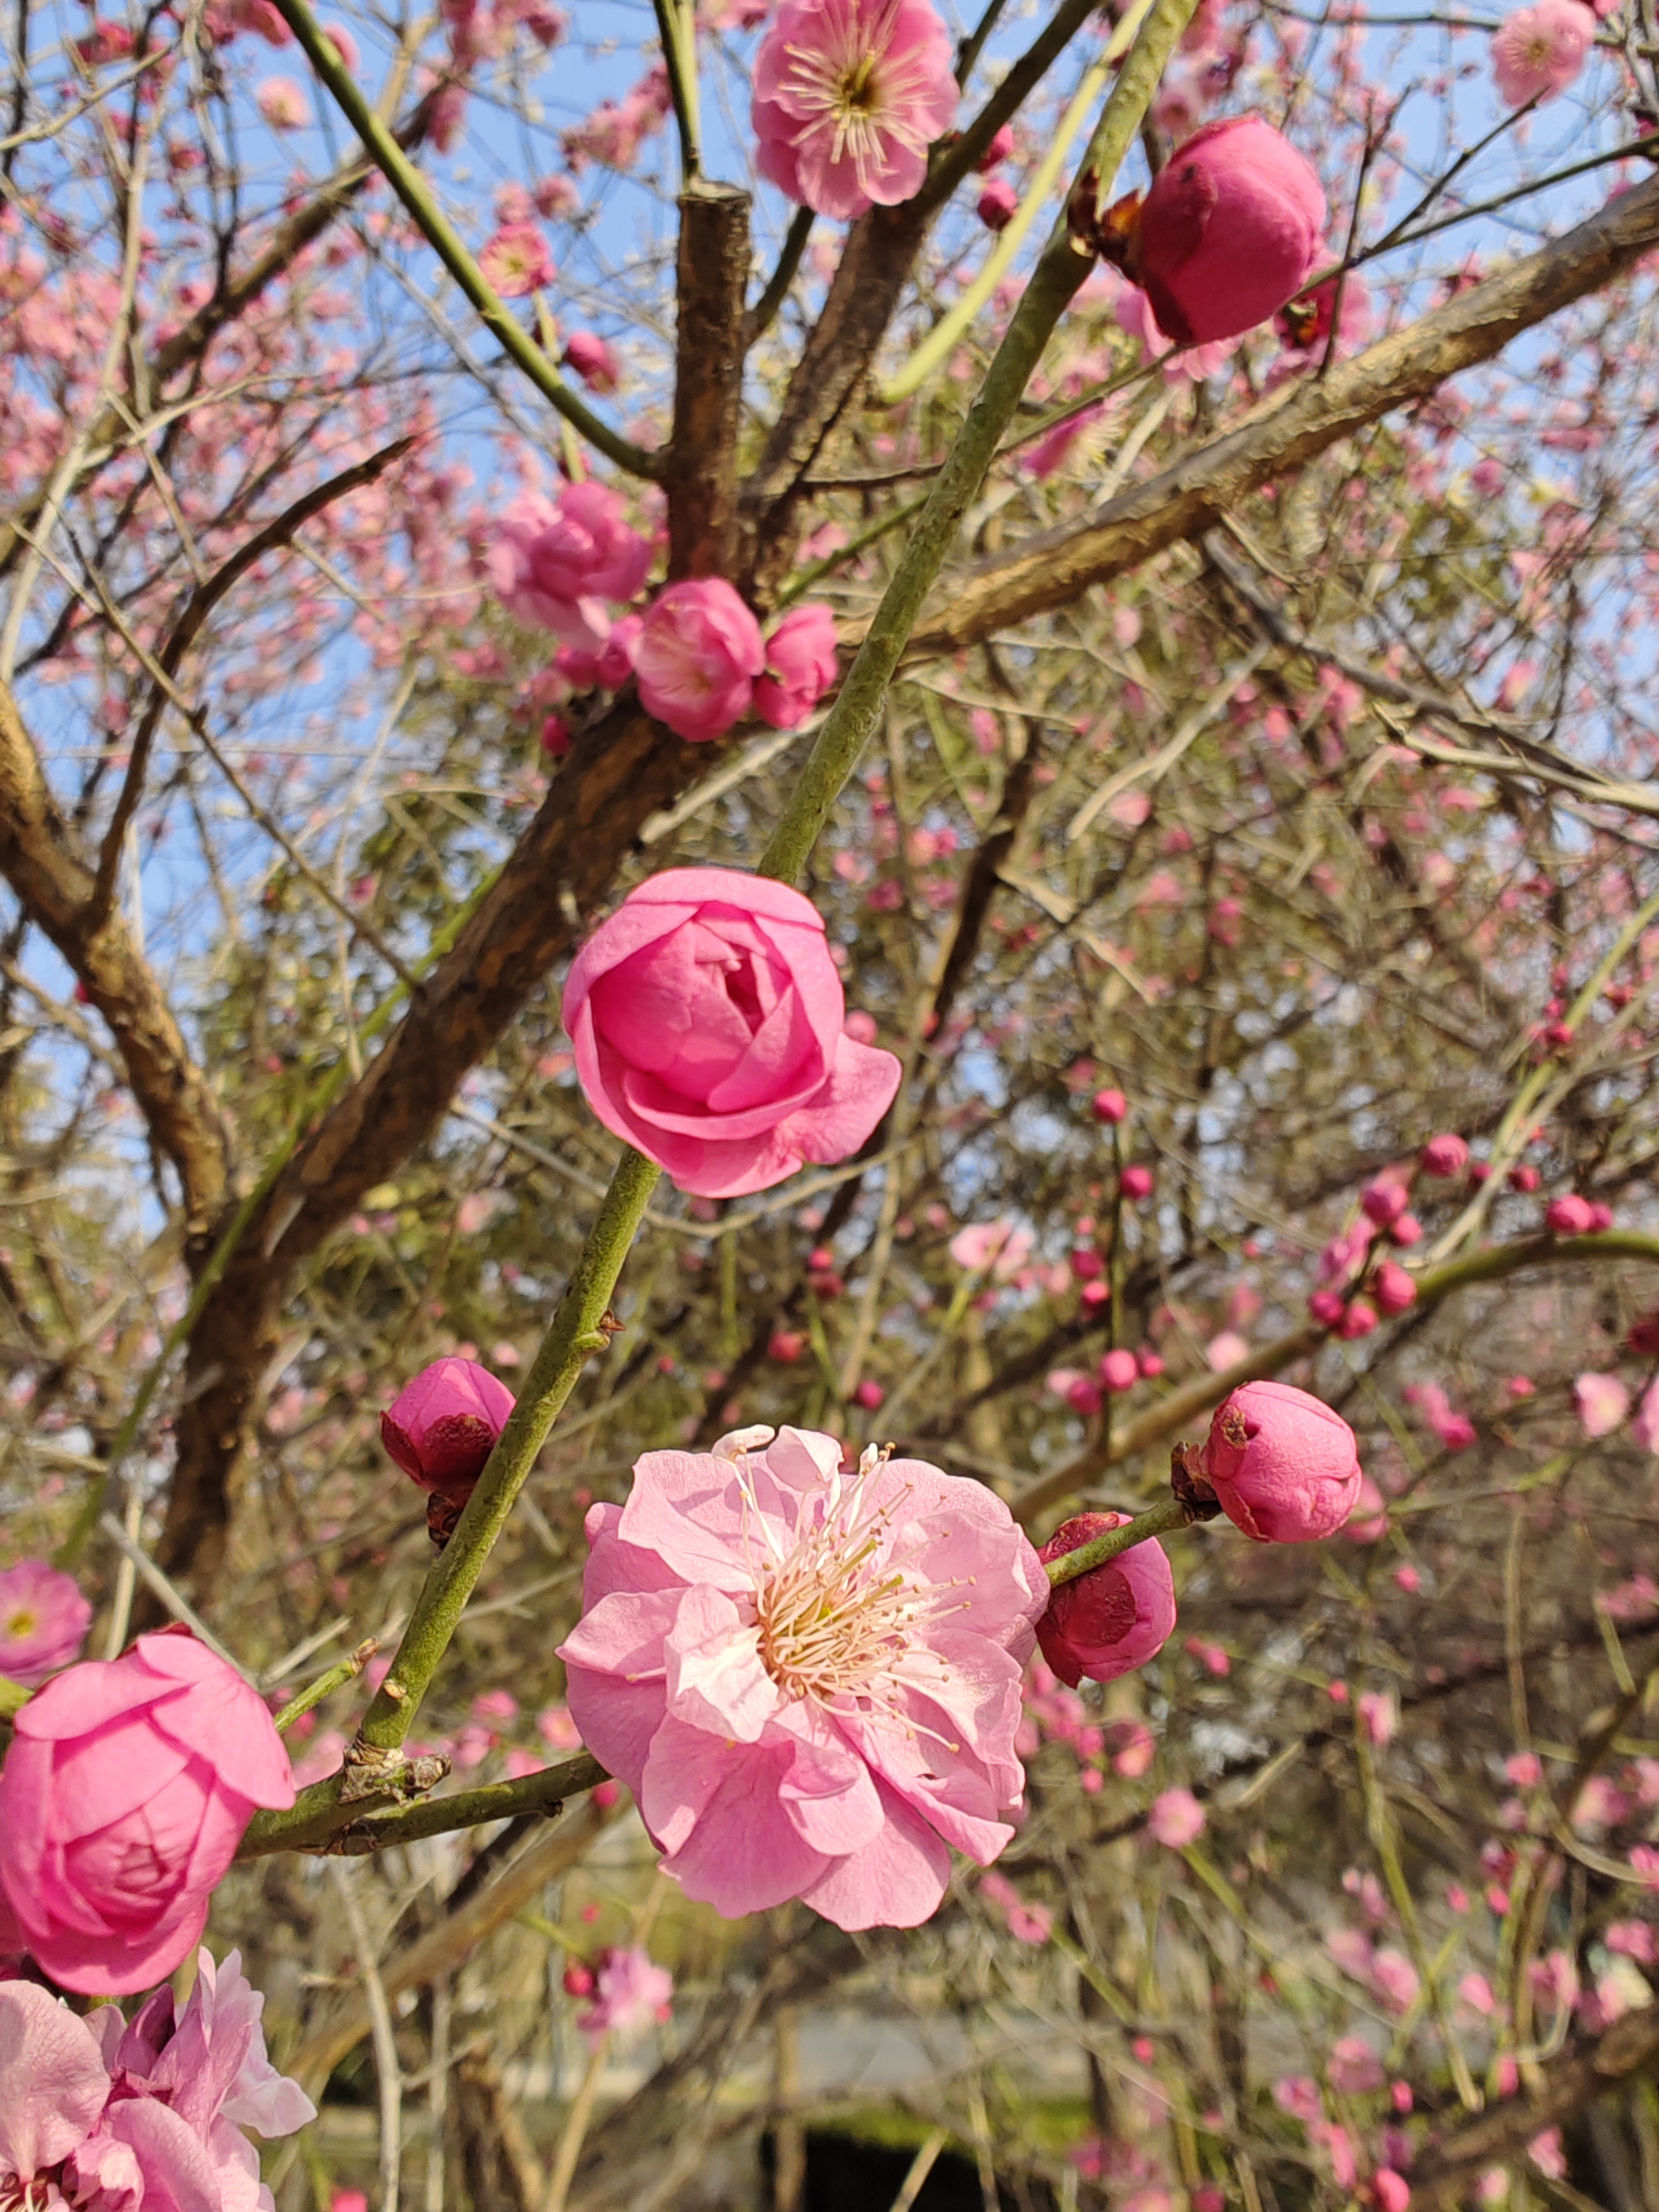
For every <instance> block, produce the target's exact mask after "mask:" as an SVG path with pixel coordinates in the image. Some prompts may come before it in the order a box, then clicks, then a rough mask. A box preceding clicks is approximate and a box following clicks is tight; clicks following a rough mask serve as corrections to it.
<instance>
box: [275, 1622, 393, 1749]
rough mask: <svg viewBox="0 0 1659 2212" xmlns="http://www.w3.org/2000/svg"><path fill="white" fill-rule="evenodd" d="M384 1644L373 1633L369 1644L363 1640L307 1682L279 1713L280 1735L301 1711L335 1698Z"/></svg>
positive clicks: (277, 1731)
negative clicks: (322, 1672)
mask: <svg viewBox="0 0 1659 2212" xmlns="http://www.w3.org/2000/svg"><path fill="white" fill-rule="evenodd" d="M378 1650H380V1645H379V1644H377V1643H376V1642H375V1641H374V1638H373V1637H372V1636H371V1637H370V1638H369V1639H368V1643H367V1644H359V1645H358V1646H357V1649H356V1650H355V1651H352V1652H349V1653H348V1654H347V1656H345V1657H344V1658H343V1659H342V1660H341V1661H340V1662H338V1664H337V1666H333V1667H331V1668H329V1670H328V1672H327V1673H326V1674H319V1676H318V1677H317V1679H316V1680H315V1681H314V1682H307V1685H306V1686H305V1688H304V1689H303V1690H301V1692H300V1693H299V1695H298V1696H297V1697H295V1698H292V1699H289V1703H288V1704H287V1705H284V1706H283V1710H282V1711H281V1712H280V1713H278V1714H277V1716H276V1721H275V1723H274V1726H275V1728H276V1733H277V1735H286V1734H287V1733H288V1731H289V1729H291V1728H292V1727H293V1725H294V1723H295V1721H297V1720H298V1719H299V1718H300V1717H301V1714H303V1713H308V1712H309V1711H311V1709H312V1707H313V1705H321V1704H322V1702H323V1699H325V1698H331V1697H332V1696H333V1694H334V1692H335V1691H336V1690H338V1689H343V1687H344V1686H345V1685H346V1684H347V1683H348V1682H349V1681H350V1680H352V1679H353V1678H354V1676H356V1675H358V1674H362V1671H363V1668H365V1667H366V1666H367V1665H368V1662H369V1661H370V1660H371V1659H372V1658H373V1657H374V1654H375V1653H376V1652H377V1651H378Z"/></svg>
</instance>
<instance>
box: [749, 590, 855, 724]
mask: <svg viewBox="0 0 1659 2212" xmlns="http://www.w3.org/2000/svg"><path fill="white" fill-rule="evenodd" d="M835 680H836V618H835V616H834V615H833V614H832V613H831V612H830V611H829V608H828V607H827V606H825V605H823V602H822V601H821V600H817V599H811V600H809V601H808V602H807V603H806V605H805V606H799V607H792V608H791V609H790V611H789V612H788V613H787V615H785V617H783V619H782V621H781V622H780V623H778V624H777V625H776V627H775V629H773V631H772V632H771V634H770V635H769V637H768V638H767V640H766V672H765V674H764V675H763V677H762V678H760V681H759V682H758V683H757V684H756V686H755V712H756V713H757V714H758V715H759V716H760V718H761V720H762V721H763V722H769V723H770V724H771V726H772V727H773V728H774V729H775V730H798V729H799V727H800V726H801V724H802V723H803V722H804V721H805V720H806V718H807V716H808V715H809V714H811V711H812V709H813V708H814V707H816V706H817V703H818V701H819V700H820V699H821V698H823V695H824V693H825V692H826V691H828V690H829V688H830V686H831V685H832V684H834V683H835Z"/></svg>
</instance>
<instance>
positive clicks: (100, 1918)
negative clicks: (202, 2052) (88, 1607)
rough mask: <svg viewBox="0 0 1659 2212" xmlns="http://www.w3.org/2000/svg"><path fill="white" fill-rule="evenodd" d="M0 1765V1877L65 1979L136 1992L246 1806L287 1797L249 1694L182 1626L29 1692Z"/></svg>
mask: <svg viewBox="0 0 1659 2212" xmlns="http://www.w3.org/2000/svg"><path fill="white" fill-rule="evenodd" d="M12 1725H13V1729H14V1730H15V1733H14V1735H13V1738H12V1743H11V1748H10V1750H9V1752H8V1753H6V1759H5V1765H4V1766H3V1767H0V1832H3V1834H4V1836H5V1838H6V1849H5V1853H4V1856H3V1857H0V1890H3V1893H4V1899H5V1902H6V1903H7V1904H8V1905H9V1906H10V1908H11V1912H12V1915H13V1917H15V1922H16V1926H17V1930H18V1934H19V1936H20V1938H21V1944H22V1946H23V1948H26V1949H27V1951H29V1952H30V1953H31V1954H33V1957H34V1958H35V1960H37V1961H38V1962H39V1964H40V1966H42V1967H43V1968H44V1970H45V1971H46V1972H47V1973H48V1974H50V1975H51V1977H52V1979H53V1981H55V1982H57V1983H58V1984H61V1986H62V1987H63V1988H64V1989H68V1990H100V1991H113V1992H115V1993H116V1994H118V1995H120V1994H125V1992H127V1991H130V1990H142V1989H146V1988H148V1987H149V1984H151V1983H152V1982H155V1981H156V1980H158V1979H159V1978H161V1976H162V1975H163V1974H168V1973H171V1972H172V1971H173V1968H174V1967H175V1966H177V1965H178V1964H179V1960H181V1959H183V1958H184V1957H185V1956H186V1955H187V1954H188V1953H189V1952H190V1950H191V1948H192V1946H193V1945H194V1944H195V1943H196V1942H197V1939H198V1937H199V1936H200V1935H201V1932H202V1928H203V1925H204V1923H205V1921H206V1919H207V1909H208V1899H209V1897H210V1893H212V1891H213V1889H214V1887H216V1884H217V1883H218V1881H220V1879H221V1877H222V1875H223V1874H224V1872H225V1869H227V1867H228V1865H229V1864H230V1862H231V1859H232V1857H233V1856H234V1852H235V1850H236V1846H237V1844H239V1843H240V1841H241V1838H242V1831H243V1829H244V1828H246V1826H247V1824H248V1821H249V1820H250V1819H251V1818H252V1814H253V1812H254V1809H255V1808H256V1807H258V1806H266V1807H270V1808H284V1807H287V1806H289V1805H291V1804H292V1803H293V1802H294V1783H293V1778H292V1776H291V1774H290V1771H289V1761H288V1754H287V1753H286V1752H285V1751H284V1750H283V1740H282V1738H281V1737H280V1736H279V1735H277V1733H276V1729H274V1728H273V1727H272V1726H271V1721H270V1713H269V1712H268V1711H267V1710H266V1708H265V1705H264V1700H263V1699H261V1698H260V1697H259V1695H258V1692H256V1691H255V1690H253V1689H252V1687H251V1686H250V1685H249V1684H248V1683H246V1682H245V1681H244V1680H242V1677H241V1676H240V1674H237V1673H236V1672H235V1671H234V1668H230V1667H228V1666H227V1665H226V1663H225V1662H224V1661H223V1660H222V1659H221V1658H219V1657H218V1656H216V1654H215V1653H213V1652H212V1651H210V1650H209V1649H208V1648H207V1646H206V1644H201V1643H198V1642H197V1639H196V1638H194V1637H193V1636H191V1635H190V1634H189V1633H188V1632H187V1631H185V1630H183V1629H178V1628H168V1629H162V1630H161V1631H160V1632H158V1633H156V1634H155V1635H150V1636H141V1637H140V1638H138V1640H137V1643H136V1644H134V1645H133V1646H132V1648H131V1650H127V1651H124V1652H123V1653H122V1655H121V1656H120V1657H119V1658H118V1659H103V1660H88V1661H85V1662H82V1664H81V1665H79V1666H76V1667H71V1668H68V1669H67V1671H66V1672H64V1674H58V1675H56V1676H54V1678H53V1679H52V1680H51V1681H50V1682H48V1683H47V1684H46V1687H45V1689H43V1690H40V1691H37V1692H36V1693H35V1695H34V1696H33V1698H31V1699H30V1700H29V1702H28V1704H27V1705H25V1706H24V1707H23V1709H22V1711H21V1712H20V1713H19V1714H18V1715H17V1717H16V1718H15V1721H14V1723H13V1724H12Z"/></svg>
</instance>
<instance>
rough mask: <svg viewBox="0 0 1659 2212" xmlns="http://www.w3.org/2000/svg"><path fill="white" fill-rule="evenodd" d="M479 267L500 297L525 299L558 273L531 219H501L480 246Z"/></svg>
mask: <svg viewBox="0 0 1659 2212" xmlns="http://www.w3.org/2000/svg"><path fill="white" fill-rule="evenodd" d="M478 267H479V269H480V270H482V271H483V276H484V277H485V280H486V281H487V282H488V283H490V284H491V285H493V286H494V288H495V290H496V291H497V292H498V293H499V294H500V295H501V298H502V299H503V300H527V299H528V298H529V296H530V295H531V294H532V292H540V291H544V290H545V289H546V288H547V287H548V285H550V283H552V282H553V280H554V278H555V277H556V276H557V275H558V273H559V272H558V270H556V268H555V267H554V265H553V257H552V255H551V254H550V252H548V250H547V240H545V239H544V237H543V236H542V234H541V233H540V231H539V230H538V229H537V228H536V226H535V224H534V223H533V222H504V223H503V224H502V225H501V228H500V229H499V230H497V231H496V232H495V233H494V234H493V235H492V236H491V237H489V238H488V239H486V240H485V241H484V244H483V246H482V247H481V248H480V250H479V253H478Z"/></svg>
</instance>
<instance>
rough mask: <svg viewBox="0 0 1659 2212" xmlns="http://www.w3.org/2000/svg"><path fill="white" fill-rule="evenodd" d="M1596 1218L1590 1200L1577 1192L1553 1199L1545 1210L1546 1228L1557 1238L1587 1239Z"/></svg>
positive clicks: (1569, 1192) (1570, 1192)
mask: <svg viewBox="0 0 1659 2212" xmlns="http://www.w3.org/2000/svg"><path fill="white" fill-rule="evenodd" d="M1594 1221H1595V1212H1594V1209H1593V1208H1592V1206H1591V1205H1590V1202H1589V1199H1587V1198H1580V1197H1579V1195H1578V1194H1577V1191H1568V1192H1567V1193H1566V1194H1565V1196H1563V1197H1561V1198H1553V1199H1552V1200H1550V1202H1549V1204H1548V1205H1547V1206H1546V1207H1545V1208H1544V1226H1545V1227H1546V1228H1547V1229H1548V1230H1550V1231H1552V1232H1553V1234H1554V1235H1555V1236H1557V1237H1585V1236H1588V1235H1589V1231H1590V1227H1591V1225H1592V1224H1593V1223H1594Z"/></svg>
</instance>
